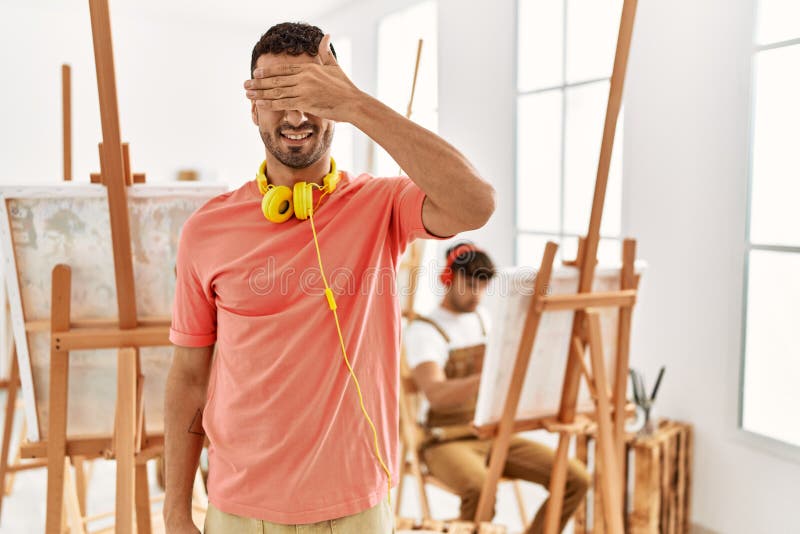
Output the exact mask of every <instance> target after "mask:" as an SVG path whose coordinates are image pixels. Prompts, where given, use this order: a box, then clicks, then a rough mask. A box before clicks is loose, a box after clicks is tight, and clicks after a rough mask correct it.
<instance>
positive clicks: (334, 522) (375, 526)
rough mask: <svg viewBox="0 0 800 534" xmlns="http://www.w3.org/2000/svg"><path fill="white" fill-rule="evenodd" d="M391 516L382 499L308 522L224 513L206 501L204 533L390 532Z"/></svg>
mask: <svg viewBox="0 0 800 534" xmlns="http://www.w3.org/2000/svg"><path fill="white" fill-rule="evenodd" d="M394 531H395V530H394V516H393V514H392V511H391V510H390V509H389V505H388V503H387V502H386V499H383V500H381V502H380V503H378V504H376V505H375V506H373V507H372V508H369V509H368V510H364V511H363V512H359V513H357V514H353V515H348V516H345V517H340V518H337V519H331V520H329V521H320V522H319V523H310V524H306V525H279V524H277V523H270V522H269V521H262V520H260V519H251V518H249V517H240V516H238V515H233V514H228V513H225V512H223V511H222V510H220V509H218V508H216V507H215V506H214V505H213V504H211V503H208V512H207V513H206V522H205V526H204V528H203V532H204V534H290V533H291V534H299V533H302V534H394Z"/></svg>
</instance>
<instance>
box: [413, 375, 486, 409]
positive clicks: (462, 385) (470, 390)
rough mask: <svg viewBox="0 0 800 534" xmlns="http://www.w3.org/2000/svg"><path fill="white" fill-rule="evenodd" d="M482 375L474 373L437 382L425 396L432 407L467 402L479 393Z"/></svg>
mask: <svg viewBox="0 0 800 534" xmlns="http://www.w3.org/2000/svg"><path fill="white" fill-rule="evenodd" d="M480 379H481V375H479V374H474V375H471V376H468V377H465V378H451V379H448V380H443V381H442V382H436V383H435V384H432V385H431V387H430V388H429V389H428V391H426V393H425V396H426V397H427V398H428V402H429V403H430V405H431V408H434V409H437V408H449V407H451V406H456V405H458V404H461V403H463V402H466V401H468V400H470V399H472V398H474V397H475V396H476V395H477V394H478V386H479V385H480Z"/></svg>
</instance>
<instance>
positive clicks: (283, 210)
mask: <svg viewBox="0 0 800 534" xmlns="http://www.w3.org/2000/svg"><path fill="white" fill-rule="evenodd" d="M261 211H263V212H264V217H266V218H267V220H269V221H271V222H274V223H282V222H286V221H287V220H289V217H291V216H292V214H293V213H294V209H293V201H292V190H291V189H289V188H288V187H286V186H285V185H279V186H277V187H273V188H272V189H270V190H269V191H267V193H266V194H265V195H264V198H262V199H261Z"/></svg>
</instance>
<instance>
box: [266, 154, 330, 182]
mask: <svg viewBox="0 0 800 534" xmlns="http://www.w3.org/2000/svg"><path fill="white" fill-rule="evenodd" d="M266 159H267V180H268V181H269V183H271V184H273V185H285V186H287V187H290V188H291V187H293V186H294V184H296V183H297V182H306V183H309V184H311V183H315V184H318V185H322V179H323V178H325V176H326V175H327V174H328V173H329V172H330V170H331V156H330V152H326V153H325V155H324V156H323V157H321V158H319V160H317V161H316V162H314V163H312V164H311V165H309V166H308V167H306V168H304V169H295V168H292V167H289V166H287V165H284V164H283V163H281V162H280V161H278V159H277V158H276V157H275V156H273V155H272V154H271V153H270V152H267V158H266Z"/></svg>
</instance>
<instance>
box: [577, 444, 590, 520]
mask: <svg viewBox="0 0 800 534" xmlns="http://www.w3.org/2000/svg"><path fill="white" fill-rule="evenodd" d="M575 457H576V458H577V459H578V460H580V461H581V462H583V465H588V463H589V436H587V435H586V434H578V435H577V436H576V437H575ZM574 517H575V528H574V532H575V534H586V498H585V497H584V499H583V502H582V503H581V504H580V506H578V509H577V510H575V516H574Z"/></svg>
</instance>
